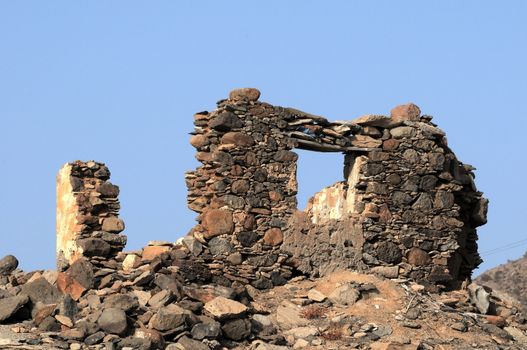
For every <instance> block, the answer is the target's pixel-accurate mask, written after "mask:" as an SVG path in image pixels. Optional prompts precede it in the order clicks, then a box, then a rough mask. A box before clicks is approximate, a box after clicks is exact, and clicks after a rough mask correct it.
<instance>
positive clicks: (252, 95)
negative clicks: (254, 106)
mask: <svg viewBox="0 0 527 350" xmlns="http://www.w3.org/2000/svg"><path fill="white" fill-rule="evenodd" d="M259 98H260V91H259V90H258V89H255V88H241V89H235V90H232V91H231V92H230V93H229V99H230V100H247V101H258V99H259Z"/></svg>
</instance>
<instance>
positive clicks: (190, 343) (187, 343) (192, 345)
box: [167, 337, 210, 350]
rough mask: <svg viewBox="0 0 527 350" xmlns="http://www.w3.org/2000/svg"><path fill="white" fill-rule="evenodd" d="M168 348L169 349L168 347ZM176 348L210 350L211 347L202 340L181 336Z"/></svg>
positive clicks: (181, 349)
mask: <svg viewBox="0 0 527 350" xmlns="http://www.w3.org/2000/svg"><path fill="white" fill-rule="evenodd" d="M167 349H169V348H168V347H167ZM174 349H178V350H210V347H209V346H208V345H207V344H204V343H202V342H200V341H197V340H193V339H190V338H189V337H181V338H180V339H179V340H178V342H177V344H176V346H175V347H174Z"/></svg>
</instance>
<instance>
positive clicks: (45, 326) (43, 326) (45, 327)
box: [38, 316, 60, 332]
mask: <svg viewBox="0 0 527 350" xmlns="http://www.w3.org/2000/svg"><path fill="white" fill-rule="evenodd" d="M38 329H39V330H40V331H42V332H59V331H60V324H59V323H58V322H57V320H56V319H55V317H52V316H48V317H46V318H45V319H44V320H43V321H42V322H40V324H39V325H38Z"/></svg>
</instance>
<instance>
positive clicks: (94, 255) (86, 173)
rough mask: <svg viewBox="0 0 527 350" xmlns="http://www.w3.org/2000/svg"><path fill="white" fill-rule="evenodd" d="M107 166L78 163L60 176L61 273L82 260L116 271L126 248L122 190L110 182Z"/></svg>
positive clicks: (58, 213) (59, 174) (74, 163)
mask: <svg viewBox="0 0 527 350" xmlns="http://www.w3.org/2000/svg"><path fill="white" fill-rule="evenodd" d="M109 178H110V171H109V170H108V168H107V167H106V166H105V165H104V164H103V163H98V162H94V161H88V162H81V161H75V162H71V163H67V164H65V165H64V166H63V167H62V168H61V169H60V171H59V173H58V175H57V250H56V253H57V269H58V270H59V271H64V270H66V269H67V268H68V267H69V266H71V265H72V264H73V263H75V262H76V261H78V260H80V259H86V260H88V261H89V262H90V263H91V264H92V265H93V266H95V267H96V268H114V269H115V268H116V267H117V266H118V263H117V262H116V261H115V260H114V259H113V258H115V256H116V255H117V254H118V253H119V252H120V251H121V250H122V249H123V248H124V246H125V244H126V236H125V235H123V234H120V232H122V231H123V230H124V222H123V220H122V219H120V218H119V209H120V204H119V200H118V198H117V197H118V195H119V187H117V186H115V185H113V184H112V183H110V182H109V181H108V180H109Z"/></svg>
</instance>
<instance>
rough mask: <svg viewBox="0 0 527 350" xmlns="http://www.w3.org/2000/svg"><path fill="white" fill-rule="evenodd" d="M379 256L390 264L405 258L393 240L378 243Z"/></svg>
mask: <svg viewBox="0 0 527 350" xmlns="http://www.w3.org/2000/svg"><path fill="white" fill-rule="evenodd" d="M375 253H376V255H377V258H378V259H379V260H381V261H384V262H386V263H389V264H398V263H400V262H401V260H402V258H403V254H402V252H401V250H400V249H399V247H398V246H397V245H396V244H394V243H392V242H387V241H385V242H381V243H379V244H378V245H377V248H376V251H375Z"/></svg>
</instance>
